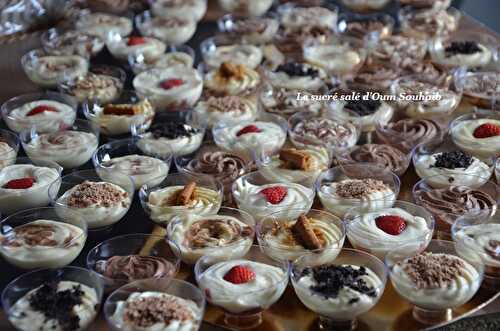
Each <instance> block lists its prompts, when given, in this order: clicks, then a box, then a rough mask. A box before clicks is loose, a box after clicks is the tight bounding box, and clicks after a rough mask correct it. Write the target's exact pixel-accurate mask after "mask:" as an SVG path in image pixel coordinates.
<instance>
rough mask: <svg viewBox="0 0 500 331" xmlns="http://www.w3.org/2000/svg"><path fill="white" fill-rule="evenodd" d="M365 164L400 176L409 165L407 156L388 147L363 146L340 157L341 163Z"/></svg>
mask: <svg viewBox="0 0 500 331" xmlns="http://www.w3.org/2000/svg"><path fill="white" fill-rule="evenodd" d="M342 162H345V163H353V162H367V163H375V164H378V165H380V166H382V167H384V168H387V169H389V170H391V171H393V172H394V173H396V174H397V175H402V174H403V173H404V172H405V171H406V169H407V168H408V165H409V162H410V160H409V157H408V155H406V154H404V153H403V152H401V151H400V150H399V149H397V148H395V147H392V146H389V145H379V144H365V145H362V146H359V147H356V148H354V149H352V150H351V151H350V152H348V153H346V154H345V155H343V156H342V160H341V163H342Z"/></svg>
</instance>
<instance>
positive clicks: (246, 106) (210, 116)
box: [195, 96, 258, 127]
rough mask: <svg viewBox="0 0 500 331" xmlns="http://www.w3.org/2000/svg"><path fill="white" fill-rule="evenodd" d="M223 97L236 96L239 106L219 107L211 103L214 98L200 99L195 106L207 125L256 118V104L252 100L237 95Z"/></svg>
mask: <svg viewBox="0 0 500 331" xmlns="http://www.w3.org/2000/svg"><path fill="white" fill-rule="evenodd" d="M223 98H237V100H238V101H239V103H240V106H241V107H240V108H232V109H226V108H224V109H221V108H219V107H217V106H216V105H214V104H213V103H214V101H213V100H214V99H212V100H210V99H209V100H205V101H200V102H198V104H197V105H196V107H195V111H196V112H197V113H198V114H200V117H202V118H204V119H206V120H207V123H208V126H209V127H212V126H214V125H215V124H216V123H218V122H220V121H237V122H247V121H253V120H255V119H256V117H257V115H258V106H257V104H256V102H255V101H254V100H252V99H250V98H245V97H238V96H229V97H223Z"/></svg>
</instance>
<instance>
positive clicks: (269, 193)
mask: <svg viewBox="0 0 500 331" xmlns="http://www.w3.org/2000/svg"><path fill="white" fill-rule="evenodd" d="M260 193H262V194H264V196H265V197H266V199H267V201H268V202H269V203H272V204H273V205H276V204H278V203H280V202H281V201H283V199H284V198H285V197H286V194H287V193H288V191H287V189H286V187H284V186H273V187H268V188H265V189H263V190H262V191H260Z"/></svg>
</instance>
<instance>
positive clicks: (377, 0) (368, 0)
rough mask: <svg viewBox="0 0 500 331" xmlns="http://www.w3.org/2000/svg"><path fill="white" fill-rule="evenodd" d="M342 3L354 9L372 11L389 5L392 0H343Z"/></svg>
mask: <svg viewBox="0 0 500 331" xmlns="http://www.w3.org/2000/svg"><path fill="white" fill-rule="evenodd" d="M342 3H343V4H344V5H345V6H346V7H348V8H350V9H351V10H354V11H359V12H371V11H377V10H380V9H382V8H383V7H385V6H387V4H389V3H390V0H342Z"/></svg>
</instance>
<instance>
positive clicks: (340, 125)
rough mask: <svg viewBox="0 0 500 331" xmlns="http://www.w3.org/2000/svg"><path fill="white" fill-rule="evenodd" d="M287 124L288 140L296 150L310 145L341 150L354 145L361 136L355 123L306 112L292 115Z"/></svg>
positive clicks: (357, 124)
mask: <svg viewBox="0 0 500 331" xmlns="http://www.w3.org/2000/svg"><path fill="white" fill-rule="evenodd" d="M288 123H289V130H288V131H289V135H290V140H291V141H292V143H293V144H294V145H295V146H297V147H298V148H308V145H312V146H326V147H327V148H331V149H333V150H334V151H338V150H343V149H346V148H350V147H353V146H354V145H356V143H357V142H358V139H359V136H360V134H361V128H360V127H359V123H358V122H357V121H356V122H342V121H337V120H334V119H330V118H327V117H322V116H316V115H314V114H309V113H307V112H300V113H297V114H295V115H293V116H292V117H290V119H289V120H288Z"/></svg>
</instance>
